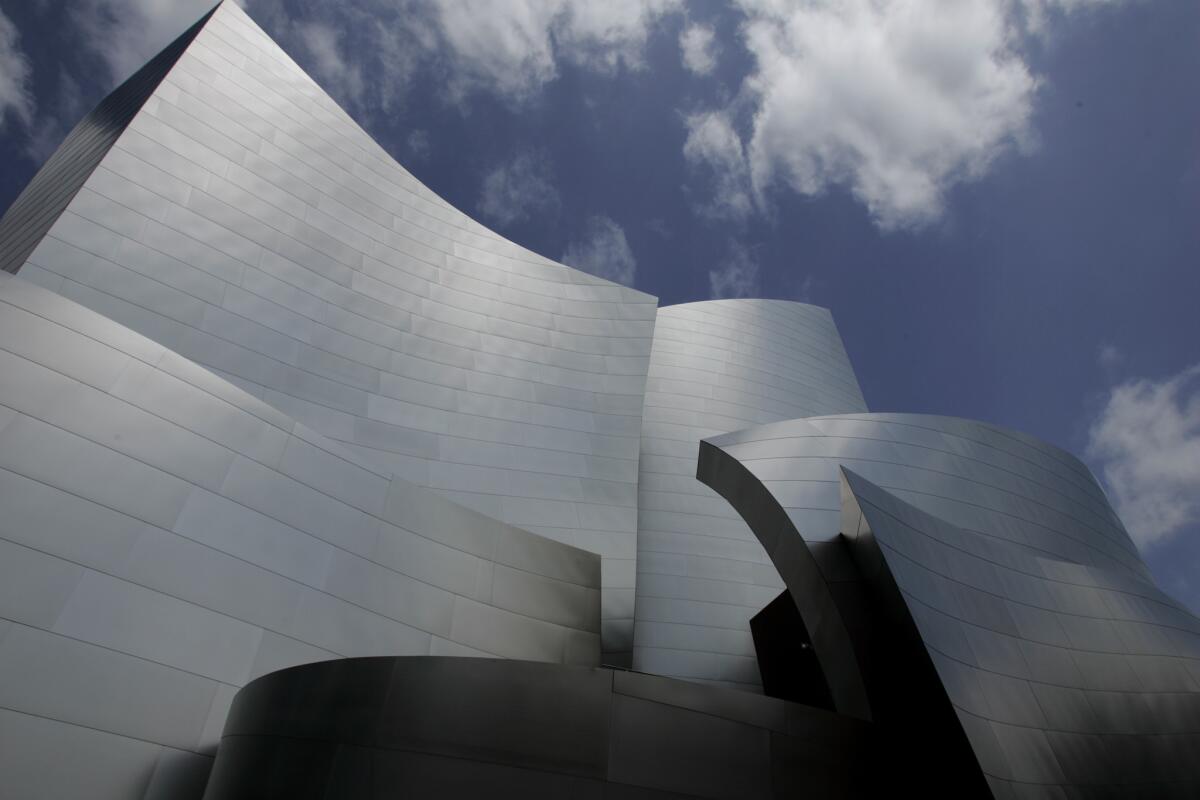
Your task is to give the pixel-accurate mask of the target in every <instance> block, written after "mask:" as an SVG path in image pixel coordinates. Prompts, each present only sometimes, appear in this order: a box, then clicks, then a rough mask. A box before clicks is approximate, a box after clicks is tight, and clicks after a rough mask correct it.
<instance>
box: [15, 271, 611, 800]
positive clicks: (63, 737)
mask: <svg viewBox="0 0 1200 800" xmlns="http://www.w3.org/2000/svg"><path fill="white" fill-rule="evenodd" d="M34 320H35V321H36V323H35V324H31V327H36V331H35V332H36V334H38V335H37V336H36V337H34V338H33V339H30V337H29V335H28V332H26V334H25V335H23V336H20V337H9V338H5V339H0V504H2V505H3V508H4V514H3V515H0V622H3V625H0V687H3V688H2V690H0V707H3V708H6V709H9V711H5V712H3V715H4V716H3V717H2V719H0V726H3V731H2V732H3V735H4V737H5V738H4V741H3V747H2V748H0V749H3V750H4V758H3V760H2V761H0V785H3V786H4V794H5V795H6V796H7V795H9V794H12V795H13V796H19V797H25V796H29V797H36V796H44V795H40V794H39V793H38V790H37V789H36V788H33V787H34V784H31V783H29V781H31V780H32V777H31V775H32V773H29V772H28V771H27V768H26V766H25V764H24V762H17V761H12V760H11V759H10V758H9V754H10V753H16V754H20V755H21V758H26V759H29V760H30V763H34V764H43V762H44V761H45V759H46V758H48V757H49V752H47V753H40V752H31V751H29V749H28V748H29V747H34V748H35V750H36V748H37V747H49V746H50V745H48V743H47V742H48V741H49V739H48V737H50V736H51V735H52V732H54V733H53V736H54V737H55V741H56V742H58V744H57V745H55V746H54V747H53V748H52V752H53V753H54V757H55V758H57V759H59V760H61V761H66V762H69V763H71V764H72V765H73V769H74V770H75V772H76V773H77V774H78V775H79V776H84V777H79V778H78V780H79V781H80V782H81V783H86V782H93V783H94V784H95V785H94V786H92V787H91V789H90V790H89V791H88V792H84V793H86V794H89V796H101V797H104V796H115V797H130V796H142V791H143V790H144V789H145V786H146V784H145V783H144V782H145V781H146V780H151V784H149V787H150V788H149V790H147V791H149V792H150V794H148V795H147V796H154V793H156V792H158V793H166V794H167V796H173V797H187V796H192V797H195V796H196V792H197V791H199V789H198V788H197V787H202V786H203V782H204V775H205V773H206V771H207V764H208V763H209V761H210V758H209V757H210V756H211V752H212V747H213V744H214V741H215V736H216V732H217V731H219V730H220V728H221V726H222V724H223V722H224V716H225V714H226V712H227V710H228V705H229V702H230V699H231V697H232V691H233V689H235V688H236V687H238V686H241V685H242V684H244V683H245V682H247V681H248V680H250V679H252V678H254V677H257V676H259V675H261V674H263V673H264V672H268V671H271V670H275V669H280V668H283V667H288V666H292V665H295V664H302V663H306V662H310V661H314V660H322V659H327V658H335V657H338V656H350V655H376V654H378V655H384V654H386V655H392V654H396V653H411V654H425V653H432V652H435V644H434V642H435V639H436V641H437V642H440V643H441V644H440V645H439V646H438V648H437V651H439V652H440V651H442V650H444V648H445V647H447V646H453V647H457V648H459V650H458V651H457V652H460V653H471V654H476V655H491V656H494V655H503V656H507V657H513V658H522V659H546V660H551V661H562V662H567V663H573V664H590V665H594V664H596V663H598V662H599V657H600V641H599V631H600V630H601V625H600V592H601V570H600V559H599V557H598V556H596V555H595V554H592V553H589V552H587V551H584V550H580V549H577V548H574V547H570V546H568V545H565V544H561V543H559V542H555V541H551V540H549V539H545V538H543V537H540V536H537V535H535V534H533V533H530V532H528V531H523V530H518V529H515V528H512V527H511V526H509V525H507V524H505V523H503V522H500V521H499V520H495V519H491V518H488V517H484V516H483V515H480V514H478V513H477V512H474V511H471V510H470V509H467V508H463V507H460V506H456V505H454V504H453V503H451V502H450V501H448V500H446V499H444V498H442V497H440V496H438V495H437V494H435V493H433V492H431V491H430V490H427V489H423V488H420V487H417V486H413V485H411V484H406V483H404V482H403V481H402V480H400V479H397V478H394V477H391V476H388V475H386V474H384V473H382V472H381V471H379V470H377V469H376V468H375V467H373V466H372V465H371V464H370V463H369V462H367V461H363V460H362V459H360V458H359V457H358V456H356V455H354V454H353V453H351V452H349V451H346V450H344V449H343V448H341V447H340V446H339V445H338V444H337V443H335V442H332V441H330V440H327V439H325V438H324V437H322V436H320V435H319V434H317V433H314V432H312V431H310V430H308V429H306V428H304V426H302V425H300V424H298V423H297V422H295V421H294V420H293V419H291V418H290V417H287V416H285V415H283V414H281V413H280V412H279V411H277V410H275V409H273V408H271V407H270V406H267V405H264V404H263V403H262V402H260V401H258V400H256V399H255V398H253V397H251V396H249V395H247V394H245V393H244V392H242V391H241V390H239V389H237V388H235V387H233V386H232V385H230V384H229V383H227V382H225V381H223V380H221V379H220V378H218V377H216V376H214V375H213V374H211V373H209V372H206V371H204V370H202V369H200V368H198V367H195V366H194V365H190V364H188V363H187V362H185V361H183V360H182V359H180V358H178V357H177V356H174V355H172V354H169V353H164V352H163V351H162V350H161V348H157V347H155V346H153V345H152V344H151V343H150V342H148V341H146V340H144V339H142V338H141V337H139V336H138V335H136V334H132V333H130V332H129V331H128V330H127V329H124V328H122V327H121V326H120V325H118V324H117V323H115V322H112V321H110V320H107V319H105V318H103V317H100V316H99V315H97V314H96V313H95V312H92V311H90V310H88V309H86V308H84V307H82V306H80V305H78V304H76V303H73V302H71V301H69V300H67V299H65V298H63V297H61V296H60V295H56V294H53V293H51V292H48V291H46V290H45V289H41V288H38V287H35V286H32V285H31V284H28V283H26V282H25V281H23V280H22V279H20V278H15V277H11V276H7V275H5V276H4V277H3V278H0V329H13V330H15V329H17V328H18V327H19V325H21V324H22V323H26V322H29V321H34ZM389 500H390V504H389ZM18 712H19V713H18ZM62 728H66V729H67V731H66V732H63V731H62V730H61V729H62ZM10 735H11V736H14V737H25V738H26V741H22V742H20V743H17V742H10V741H9V736H10ZM125 740H128V741H131V742H137V743H138V746H134V745H122V744H120V742H122V741H125ZM30 743H32V744H30ZM141 745H145V746H144V747H142V746H141ZM85 778H86V780H85ZM134 778H136V779H137V780H136V781H134V780H133V779H134ZM73 780H75V779H74V778H70V777H69V776H55V777H54V779H52V780H51V779H47V780H46V781H45V782H44V784H40V785H43V786H44V787H45V791H47V792H51V793H54V792H59V793H60V794H59V796H75V795H77V794H80V793H81V792H82V790H79V791H76V789H77V788H78V787H77V785H76V783H73V782H72V781H73ZM131 781H133V782H132V783H131ZM139 781H140V782H139ZM135 784H136V787H141V788H136V787H135ZM171 792H179V794H174V795H171V794H170V793H171ZM188 792H190V793H191V794H190V795H189V794H188Z"/></svg>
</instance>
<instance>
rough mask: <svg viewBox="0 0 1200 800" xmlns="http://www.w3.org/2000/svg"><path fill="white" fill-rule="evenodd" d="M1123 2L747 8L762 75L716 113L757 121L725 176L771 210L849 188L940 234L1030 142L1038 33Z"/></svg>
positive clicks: (824, 3) (917, 1) (998, 0)
mask: <svg viewBox="0 0 1200 800" xmlns="http://www.w3.org/2000/svg"><path fill="white" fill-rule="evenodd" d="M1113 1H1114V0H893V1H892V2H878V0H798V1H797V2H784V1H783V0H737V2H738V4H739V6H740V7H741V10H742V11H743V13H744V14H745V21H744V22H743V25H742V29H741V33H742V38H743V40H744V43H745V45H746V47H747V49H748V50H749V52H750V54H751V56H752V57H753V59H754V67H753V69H752V71H751V73H750V75H749V76H748V77H747V78H746V80H745V82H744V83H743V85H742V87H741V91H740V92H739V94H738V96H737V97H736V98H735V99H734V100H733V101H732V102H731V103H730V105H729V106H728V107H727V108H724V109H719V110H718V111H717V112H715V113H717V114H720V115H724V116H725V117H726V118H738V114H739V112H740V113H742V114H745V115H746V116H748V117H749V118H750V124H749V125H748V128H749V132H748V134H747V136H746V137H745V139H744V140H743V144H744V164H743V165H742V166H740V167H738V168H737V169H736V170H735V169H734V168H733V167H732V166H728V165H727V164H729V163H732V162H718V163H720V164H726V166H724V167H722V168H714V169H715V171H716V173H717V174H718V176H719V175H722V174H730V173H733V172H745V173H746V174H748V176H749V183H750V185H751V186H752V187H753V195H752V196H753V201H754V204H755V205H756V206H758V207H759V208H760V209H762V208H765V207H766V205H767V203H768V197H769V193H770V191H771V190H772V189H775V188H778V187H786V188H790V189H791V190H793V191H796V192H798V193H800V194H804V195H819V194H821V193H822V192H824V191H826V190H827V189H829V188H830V187H842V188H845V189H847V190H848V191H849V192H851V193H852V194H853V195H854V196H855V197H856V198H857V199H858V200H860V201H861V202H862V203H863V204H864V205H865V206H866V207H867V209H868V210H869V212H870V214H871V216H872V217H873V218H874V220H875V221H876V223H877V224H878V225H879V226H880V227H881V228H883V229H885V230H891V229H896V228H906V227H920V226H922V225H926V224H929V223H930V222H932V221H934V220H936V219H937V218H938V217H939V216H940V214H941V213H942V210H943V206H944V203H945V198H946V193H947V191H948V190H949V189H950V188H951V187H952V186H954V185H955V184H957V183H960V182H963V181H969V180H972V179H976V178H978V177H980V176H982V175H983V174H985V173H986V172H987V170H988V169H989V167H990V166H991V165H992V164H993V162H994V161H995V160H996V159H997V158H998V157H999V156H1001V155H1002V154H1004V153H1006V152H1008V151H1010V150H1013V149H1020V148H1022V147H1025V146H1027V145H1028V144H1029V142H1030V141H1031V140H1032V137H1033V131H1032V129H1031V126H1030V121H1031V116H1032V111H1033V104H1034V99H1035V97H1036V93H1037V89H1038V86H1039V82H1040V79H1039V78H1038V77H1037V76H1035V75H1034V74H1033V73H1032V72H1031V70H1030V68H1029V66H1028V65H1027V64H1026V62H1025V56H1024V52H1023V47H1024V45H1025V39H1026V37H1027V35H1028V34H1029V32H1030V31H1031V30H1033V29H1034V28H1035V27H1036V28H1037V30H1038V31H1045V29H1046V20H1047V18H1048V17H1050V16H1057V17H1062V16H1064V15H1066V14H1068V13H1069V12H1071V11H1073V10H1075V9H1078V8H1082V7H1084V6H1092V5H1100V4H1103V3H1105V2H1113ZM702 116H703V115H694V116H692V117H689V118H688V119H689V120H694V119H697V118H702ZM693 130H694V129H692V128H689V138H688V144H689V145H690V144H692V135H691V134H692V133H693ZM727 151H728V152H732V148H727ZM685 153H686V154H687V155H688V158H689V160H690V161H692V162H693V163H699V164H707V165H709V166H710V167H711V166H712V164H713V159H711V158H707V157H706V152H705V151H702V150H697V149H695V148H693V150H692V152H690V153H688V152H687V150H686V145H685ZM722 169H724V171H723V172H722ZM725 188H727V187H726V186H725V185H724V184H723V182H722V180H721V179H720V178H718V180H717V181H716V187H715V189H716V191H717V192H718V194H720V193H721V192H723V190H724V189H725ZM725 206H728V209H729V210H730V211H731V212H732V214H733V215H735V216H736V215H738V214H742V213H744V206H743V204H742V203H741V202H740V201H739V202H736V203H733V204H726V203H724V202H723V201H722V200H721V199H720V198H718V200H717V201H716V203H715V205H714V208H715V209H717V210H720V209H722V208H723V207H725Z"/></svg>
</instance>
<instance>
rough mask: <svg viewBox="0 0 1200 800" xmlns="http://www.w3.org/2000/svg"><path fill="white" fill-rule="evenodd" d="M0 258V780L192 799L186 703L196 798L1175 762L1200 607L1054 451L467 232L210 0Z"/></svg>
mask: <svg viewBox="0 0 1200 800" xmlns="http://www.w3.org/2000/svg"><path fill="white" fill-rule="evenodd" d="M10 272H15V273H18V274H17V275H16V276H15V277H10V276H8V275H7V274H5V273H10ZM0 275H2V276H3V277H0V796H3V797H5V798H8V797H13V798H20V799H21V800H25V799H26V798H60V797H81V796H87V797H97V798H116V799H118V800H125V799H126V798H138V797H149V798H171V800H195V798H199V797H201V796H202V795H203V793H204V791H205V782H206V780H207V776H208V770H209V768H210V766H211V765H212V763H213V760H212V755H213V751H214V749H215V748H216V746H217V743H218V741H219V739H220V737H221V736H222V730H224V735H225V736H226V737H228V738H227V739H226V742H227V744H228V745H229V746H226V745H225V744H222V745H221V751H222V752H223V753H224V754H225V756H224V757H223V758H222V759H221V761H220V762H219V763H220V764H221V767H220V768H219V769H218V775H217V779H216V780H215V781H214V782H213V784H212V786H211V787H210V789H209V791H210V796H216V795H223V796H253V797H259V796H263V795H264V794H265V795H268V796H270V795H272V793H274V795H275V796H286V797H289V798H292V797H297V796H312V797H325V796H327V795H328V794H329V793H330V792H334V793H336V792H339V791H340V792H351V793H355V792H359V791H360V790H361V791H363V792H366V791H367V789H365V788H364V787H365V786H366V785H367V784H369V783H373V784H374V789H372V791H375V792H385V793H386V792H392V791H402V792H403V791H416V790H417V787H423V788H421V789H420V790H421V791H425V790H429V791H432V792H434V793H436V794H438V796H445V797H455V796H462V797H472V798H473V797H477V796H478V794H479V792H480V790H481V788H483V789H486V790H488V791H492V792H494V793H495V794H497V795H504V796H514V795H518V796H519V795H520V794H522V793H531V792H532V793H536V792H538V791H542V792H543V793H549V794H550V795H555V796H558V795H560V794H562V793H564V792H566V793H567V794H572V793H575V794H581V795H586V796H596V797H599V796H601V795H603V796H605V797H608V796H613V797H616V796H621V797H626V796H628V797H632V796H635V795H636V796H637V797H645V798H650V797H663V798H666V797H671V798H678V797H705V798H719V797H728V796H746V797H751V796H752V797H764V798H766V797H791V796H796V795H797V794H799V793H808V794H812V793H817V794H821V795H822V796H826V795H828V796H855V795H858V796H861V795H863V794H867V795H868V796H873V795H874V794H879V793H883V792H885V791H893V792H894V791H896V790H897V789H899V790H901V791H905V792H907V793H909V794H914V793H924V794H926V795H930V796H953V797H974V796H988V795H992V796H995V797H1013V796H1020V797H1025V796H1028V797H1091V796H1096V797H1112V796H1120V795H1128V794H1140V795H1146V796H1171V795H1175V796H1182V797H1192V796H1195V795H1196V794H1197V784H1198V782H1200V774H1198V773H1197V771H1196V770H1197V768H1198V767H1197V765H1200V759H1195V758H1194V753H1195V751H1196V749H1197V746H1198V745H1200V740H1198V739H1197V737H1198V736H1200V699H1198V698H1200V622H1198V621H1197V620H1196V618H1195V617H1193V616H1192V615H1191V614H1188V613H1187V612H1186V611H1185V610H1183V609H1182V608H1181V607H1180V606H1178V605H1177V604H1175V603H1174V602H1172V601H1171V600H1170V599H1169V598H1167V597H1166V596H1165V595H1163V594H1162V592H1160V591H1159V590H1158V589H1157V587H1155V586H1154V584H1153V582H1152V580H1151V579H1150V577H1149V574H1148V571H1147V569H1146V567H1145V565H1144V564H1143V563H1142V561H1141V559H1140V558H1139V556H1138V553H1137V551H1136V549H1135V547H1134V546H1133V544H1132V542H1131V541H1130V539H1129V537H1128V536H1127V535H1126V532H1125V530H1124V528H1123V527H1122V526H1121V523H1120V521H1119V520H1118V519H1117V518H1116V516H1115V515H1114V514H1113V512H1112V510H1111V508H1110V507H1109V505H1108V503H1107V501H1106V499H1105V498H1104V495H1103V493H1102V492H1101V491H1100V488H1099V487H1098V486H1097V485H1096V482H1095V480H1094V479H1093V478H1092V476H1091V475H1090V473H1088V471H1087V469H1086V468H1084V467H1083V466H1082V465H1081V464H1080V463H1079V462H1077V461H1076V460H1075V459H1073V458H1072V457H1070V456H1069V455H1067V454H1065V453H1063V452H1061V451H1059V450H1057V449H1055V448H1052V447H1049V446H1047V445H1045V444H1043V443H1040V442H1038V441H1036V440H1033V439H1031V438H1029V437H1026V436H1022V435H1020V434H1015V433H1012V432H1008V431H1003V430H1001V429H998V428H995V427H993V426H989V425H984V424H982V423H974V422H968V421H965V420H957V419H947V418H941V417H925V416H916V415H905V414H867V413H865V411H866V408H865V405H864V402H863V398H862V394H861V392H860V390H859V387H858V383H857V380H856V378H855V375H854V373H853V370H852V369H851V367H850V364H849V360H848V358H847V355H846V352H845V349H844V348H843V346H842V343H841V340H840V338H839V336H838V332H837V329H836V327H835V326H834V324H833V320H832V317H831V316H830V314H829V312H828V311H826V310H824V309H820V308H816V307H813V306H810V305H806V304H802V303H792V302H783V301H767V300H721V301H709V302H700V303H690V304H686V305H681V306H674V307H668V308H665V309H662V310H661V311H657V309H656V307H657V301H656V300H655V298H653V297H651V296H649V295H646V294H643V293H640V292H637V291H635V290H633V289H630V288H627V287H623V286H619V285H617V284H614V283H611V282H608V281H604V280H601V279H598V278H596V277H593V276H591V275H587V274H585V273H583V272H580V271H578V270H575V269H571V268H570V267H567V266H564V265H562V264H558V263H556V262H554V261H551V260H549V259H546V258H543V257H541V256H539V255H537V254H535V253H531V252H529V251H528V250H526V249H524V248H521V247H519V246H517V245H515V244H513V243H511V242H508V241H506V240H505V239H503V238H502V237H500V236H498V235H497V234H495V233H494V232H492V231H489V230H488V229H487V228H485V227H483V226H482V225H480V224H478V223H476V222H474V221H473V220H471V219H470V218H468V217H467V216H466V215H464V214H463V213H461V212H459V211H457V210H455V209H454V208H452V207H450V206H449V205H448V204H447V203H446V202H445V201H443V200H442V199H440V198H438V197H437V196H436V195H434V194H433V193H432V192H431V191H430V190H429V189H427V188H426V187H424V186H422V185H421V184H420V182H418V181H417V180H416V179H415V178H413V176H412V175H410V174H409V173H408V172H406V171H405V170H404V169H403V168H401V167H400V166H399V165H398V164H396V162H395V161H394V160H392V159H391V157H390V156H388V154H387V153H386V152H384V151H383V150H382V149H381V148H380V147H379V146H378V145H377V144H375V143H374V142H373V141H372V140H371V139H370V137H369V136H367V134H366V133H365V132H364V131H363V130H362V129H361V128H359V127H358V126H357V125H355V124H354V122H353V121H352V120H351V119H350V118H349V117H348V116H347V115H346V114H345V113H344V112H343V111H342V110H341V109H339V108H338V107H337V105H336V104H335V103H334V102H333V101H332V100H331V99H330V98H329V97H328V96H327V95H326V94H325V93H324V92H322V91H321V89H320V88H319V87H317V86H316V84H314V83H313V82H312V81H311V80H310V79H309V78H308V76H306V75H305V74H304V73H303V72H302V71H301V70H300V69H299V68H298V67H297V66H296V65H295V64H294V63H293V62H292V61H291V60H290V59H289V58H288V57H287V56H286V55H285V54H284V53H283V52H282V51H281V50H280V49H279V48H278V47H277V46H276V45H275V44H274V43H273V42H271V40H270V39H269V38H268V37H267V36H266V35H265V34H264V33H263V32H262V31H261V30H259V29H258V27H257V26H255V25H254V23H253V22H252V21H251V20H250V19H249V17H247V16H246V14H245V13H244V12H243V11H242V10H241V9H240V8H239V7H238V6H237V5H236V4H235V3H231V2H226V3H221V4H218V6H217V7H216V8H215V9H214V10H213V11H212V12H211V13H210V14H207V15H205V16H204V17H203V18H202V19H200V20H199V21H198V22H197V23H196V24H195V25H193V26H192V27H191V28H189V29H188V30H187V31H186V32H184V34H183V35H182V36H180V38H179V39H178V40H177V41H175V42H174V43H173V44H171V45H170V46H169V47H167V48H166V49H165V50H163V52H162V53H160V54H159V55H158V56H156V57H155V58H154V59H153V60H151V61H150V62H149V63H148V64H147V65H146V66H145V67H143V68H142V69H141V70H139V71H138V72H137V73H135V74H134V75H133V76H132V77H131V78H130V79H129V80H128V81H127V82H126V83H124V84H123V85H122V86H120V87H118V89H117V90H115V91H114V92H113V93H112V95H110V96H109V97H108V98H106V99H105V101H103V102H102V103H101V104H100V105H99V106H98V107H97V108H96V109H95V110H94V111H93V112H92V113H90V114H89V115H88V116H87V117H86V118H85V119H84V120H83V121H82V122H81V123H80V124H79V125H78V126H77V127H76V129H75V130H74V131H73V132H72V133H71V135H70V136H68V138H67V139H66V140H65V141H64V143H63V145H62V147H61V148H60V149H59V151H58V152H57V153H55V155H54V156H53V157H51V159H50V160H49V161H48V162H47V163H46V165H45V166H44V167H43V168H42V170H41V171H39V173H38V174H37V175H36V176H35V178H34V179H33V181H32V182H31V183H30V185H29V186H28V187H27V188H26V190H25V191H24V192H23V193H22V195H21V197H20V198H18V200H17V201H16V202H15V203H14V204H13V205H12V207H11V208H10V209H9V210H8V212H7V213H6V214H5V216H4V217H3V219H0ZM656 314H657V320H656ZM701 440H704V441H703V442H702V441H701ZM698 446H699V449H698ZM697 478H699V479H700V480H697ZM705 484H707V485H705ZM781 590H782V593H781ZM751 620H753V622H752V623H751ZM635 623H636V624H635ZM463 656H470V657H472V658H459V657H463ZM358 657H371V658H358ZM480 657H483V659H481V658H480ZM486 657H501V658H505V659H510V660H511V659H517V660H523V661H536V662H542V663H538V664H530V663H524V664H515V663H511V661H510V662H507V663H501V662H499V661H496V660H486ZM315 661H331V662H333V663H328V664H318V665H315V666H314V665H311V664H309V663H308V662H315ZM630 665H632V666H633V667H634V668H635V669H638V670H642V671H644V672H646V673H657V674H656V675H655V674H635V673H632V672H627V671H620V670H613V669H608V668H607V667H609V666H630ZM293 666H294V668H293V669H290V670H284V671H280V670H281V669H282V668H285V667H293ZM272 672H274V673H275V674H273V675H269V676H268V675H266V673H272ZM371 676H374V678H372V677H371ZM663 676H669V677H663ZM760 676H761V677H762V679H763V680H762V681H761V682H760ZM259 677H261V678H262V679H261V680H259V681H257V682H256V684H255V685H256V687H257V688H251V689H248V690H246V691H245V692H243V693H241V694H240V697H241V700H239V701H238V702H237V703H236V704H233V700H234V696H235V694H238V692H239V687H242V686H243V685H245V684H246V683H247V682H248V681H250V680H251V679H255V678H259ZM384 678H386V680H384ZM363 681H366V683H364V682H363ZM372 681H373V682H372ZM711 684H720V685H711ZM760 692H761V693H766V694H773V695H774V696H769V697H763V696H762V695H761V694H759V693H760ZM264 698H266V699H267V701H269V702H264V701H263V699H264ZM817 706H819V707H817ZM230 708H234V709H236V710H237V713H236V714H235V715H234V717H233V718H232V719H230V720H229V721H228V724H226V718H227V716H228V714H229V710H230ZM296 725H301V727H302V728H303V730H301V729H299V728H296V727H295V726H296ZM530 725H537V726H538V728H537V729H536V730H532V729H531V728H530ZM298 734H301V735H298ZM230 739H232V741H230ZM572 743H576V744H581V745H586V747H585V749H586V751H587V757H586V758H583V759H582V760H581V759H579V758H578V757H577V754H578V752H582V751H581V750H580V748H579V747H576V746H575V744H572ZM306 753H307V754H309V756H311V760H310V761H308V762H306V763H304V764H303V765H297V759H298V758H300V759H303V758H305V757H306V756H305V755H304V754H306ZM300 766H302V767H303V769H301V768H300ZM537 787H541V788H540V789H539V788H537Z"/></svg>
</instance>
